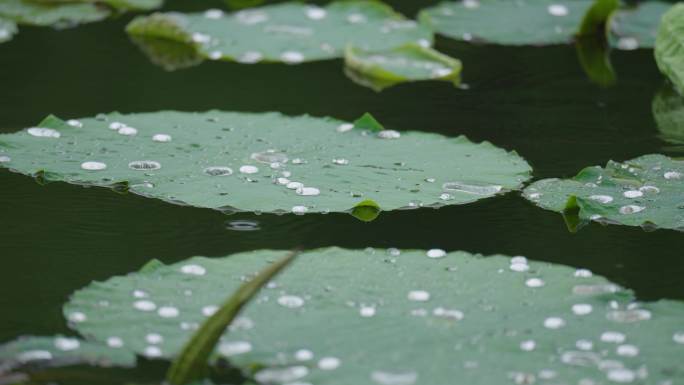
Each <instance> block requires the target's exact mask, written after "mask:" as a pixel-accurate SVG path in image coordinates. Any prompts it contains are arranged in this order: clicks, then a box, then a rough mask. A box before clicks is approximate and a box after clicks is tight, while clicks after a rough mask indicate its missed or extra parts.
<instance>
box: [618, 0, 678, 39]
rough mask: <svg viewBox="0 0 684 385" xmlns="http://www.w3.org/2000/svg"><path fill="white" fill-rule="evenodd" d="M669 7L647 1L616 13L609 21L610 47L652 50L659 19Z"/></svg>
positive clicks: (659, 2)
mask: <svg viewBox="0 0 684 385" xmlns="http://www.w3.org/2000/svg"><path fill="white" fill-rule="evenodd" d="M671 6H672V4H669V3H666V2H663V1H655V0H649V1H642V2H639V3H637V4H636V5H634V6H631V7H628V8H625V9H621V10H618V11H616V12H615V13H614V14H613V15H612V17H611V20H610V34H609V37H610V42H611V45H612V46H613V47H616V48H618V49H623V50H633V49H637V48H653V47H654V45H655V40H656V34H657V32H658V25H659V24H660V19H661V17H662V16H663V14H664V13H665V11H667V10H668V9H669V8H670V7H671Z"/></svg>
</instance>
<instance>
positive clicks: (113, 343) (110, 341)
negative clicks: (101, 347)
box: [107, 337, 124, 348]
mask: <svg viewBox="0 0 684 385" xmlns="http://www.w3.org/2000/svg"><path fill="white" fill-rule="evenodd" d="M107 346H109V347H110V348H121V347H123V346H124V342H123V340H122V339H121V338H119V337H108V338H107Z"/></svg>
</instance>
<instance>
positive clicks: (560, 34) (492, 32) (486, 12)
mask: <svg viewBox="0 0 684 385" xmlns="http://www.w3.org/2000/svg"><path fill="white" fill-rule="evenodd" d="M592 4H593V1H592V0H573V1H564V2H559V1H558V0H529V1H511V0H479V1H478V0H463V1H445V2H443V3H441V4H439V5H436V6H433V7H430V8H427V9H424V10H423V11H421V12H420V15H419V20H420V21H421V22H422V23H423V24H425V25H427V26H430V27H431V28H432V29H434V30H435V31H436V32H437V33H439V34H442V35H445V36H448V37H451V38H454V39H457V40H463V41H473V42H484V43H494V44H505V45H547V44H563V43H569V42H571V41H572V40H573V38H574V35H575V33H576V32H577V29H578V26H579V25H580V22H581V21H582V18H583V16H584V15H585V13H586V12H587V10H588V9H589V8H590V7H591V6H592Z"/></svg>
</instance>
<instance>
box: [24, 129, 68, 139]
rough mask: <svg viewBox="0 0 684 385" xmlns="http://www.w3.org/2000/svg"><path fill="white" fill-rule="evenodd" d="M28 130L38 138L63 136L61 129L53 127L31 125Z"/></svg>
mask: <svg viewBox="0 0 684 385" xmlns="http://www.w3.org/2000/svg"><path fill="white" fill-rule="evenodd" d="M26 132H28V134H29V135H31V136H35V137H37V138H59V137H60V136H62V134H60V133H59V131H57V130H53V129H52V128H43V127H31V128H29V129H28V130H26Z"/></svg>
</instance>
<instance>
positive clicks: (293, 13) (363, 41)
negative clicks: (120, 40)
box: [126, 1, 432, 64]
mask: <svg viewBox="0 0 684 385" xmlns="http://www.w3.org/2000/svg"><path fill="white" fill-rule="evenodd" d="M126 31H127V32H128V33H129V34H130V35H131V36H133V37H139V36H145V37H156V38H164V39H169V40H174V41H177V42H180V43H184V44H188V45H191V46H192V47H194V49H196V50H197V52H198V54H199V55H200V56H202V57H205V58H209V59H214V60H235V61H238V62H242V63H256V62H260V61H267V62H284V63H288V64H297V63H301V62H306V61H313V60H325V59H332V58H339V57H342V56H343V55H344V49H345V47H346V46H347V45H349V44H351V45H353V46H355V47H358V48H360V49H363V50H369V51H378V50H379V51H382V50H388V49H391V48H396V47H399V46H402V45H404V44H407V43H411V42H415V43H418V42H420V43H421V44H427V45H430V44H431V42H432V33H431V32H430V31H429V30H428V29H427V28H425V27H422V26H419V25H417V24H416V23H415V22H414V21H412V20H407V19H406V18H405V17H403V16H402V15H400V14H398V13H396V12H394V11H393V10H392V9H391V8H390V7H388V6H387V5H385V4H383V3H380V2H377V1H341V2H333V3H331V4H329V5H327V6H326V7H318V6H314V5H306V4H301V3H284V4H276V5H269V6H264V7H260V8H250V9H245V10H241V11H238V12H235V13H230V14H224V13H223V12H222V11H220V10H217V9H210V10H207V11H206V12H204V13H194V14H182V13H156V14H153V15H149V16H141V17H138V18H136V19H134V20H133V21H132V22H131V23H130V24H129V25H128V26H127V27H126Z"/></svg>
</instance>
